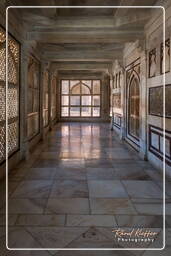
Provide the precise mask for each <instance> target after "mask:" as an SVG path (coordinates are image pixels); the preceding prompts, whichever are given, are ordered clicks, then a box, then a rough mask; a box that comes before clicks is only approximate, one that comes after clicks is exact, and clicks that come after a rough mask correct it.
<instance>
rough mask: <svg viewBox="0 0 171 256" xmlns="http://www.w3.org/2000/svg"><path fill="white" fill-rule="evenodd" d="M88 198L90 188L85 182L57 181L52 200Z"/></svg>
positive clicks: (51, 196)
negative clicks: (59, 198) (58, 198)
mask: <svg viewBox="0 0 171 256" xmlns="http://www.w3.org/2000/svg"><path fill="white" fill-rule="evenodd" d="M57 197H63V198H64V197H66V198H69V197H71V198H74V197H76V198H79V197H80V198H84V197H88V186H87V182H86V181H84V180H56V181H55V182H54V183H53V186H52V190H51V193H50V198H57Z"/></svg>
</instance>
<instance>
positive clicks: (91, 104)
mask: <svg viewBox="0 0 171 256" xmlns="http://www.w3.org/2000/svg"><path fill="white" fill-rule="evenodd" d="M100 105H101V89H100V80H62V81H61V116H62V117H100Z"/></svg>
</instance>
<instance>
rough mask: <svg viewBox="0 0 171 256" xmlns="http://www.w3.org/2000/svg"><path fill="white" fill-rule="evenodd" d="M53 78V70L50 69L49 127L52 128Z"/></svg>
mask: <svg viewBox="0 0 171 256" xmlns="http://www.w3.org/2000/svg"><path fill="white" fill-rule="evenodd" d="M52 78H53V72H52V70H51V69H50V70H49V80H48V94H49V97H48V119H49V129H50V130H51V129H52V117H51V96H52V92H51V91H52Z"/></svg>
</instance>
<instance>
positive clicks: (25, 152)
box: [20, 43, 29, 159]
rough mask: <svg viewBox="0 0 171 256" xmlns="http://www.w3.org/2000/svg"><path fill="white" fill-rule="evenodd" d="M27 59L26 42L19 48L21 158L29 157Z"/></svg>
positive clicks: (27, 49)
mask: <svg viewBox="0 0 171 256" xmlns="http://www.w3.org/2000/svg"><path fill="white" fill-rule="evenodd" d="M28 60H29V47H28V45H27V44H26V43H24V44H23V47H22V48H21V63H22V65H21V80H20V99H21V100H20V109H21V111H20V150H21V158H22V159H28V158H29V142H28V136H27V135H28V132H27V129H28V126H27V113H28V104H29V102H28Z"/></svg>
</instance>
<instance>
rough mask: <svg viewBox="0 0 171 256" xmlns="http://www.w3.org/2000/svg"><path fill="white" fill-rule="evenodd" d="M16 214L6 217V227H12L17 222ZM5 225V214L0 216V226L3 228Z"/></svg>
mask: <svg viewBox="0 0 171 256" xmlns="http://www.w3.org/2000/svg"><path fill="white" fill-rule="evenodd" d="M17 216H18V215H17V214H9V215H8V225H9V226H13V225H15V223H16V220H17ZM5 225H6V215H5V214H0V226H5Z"/></svg>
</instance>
